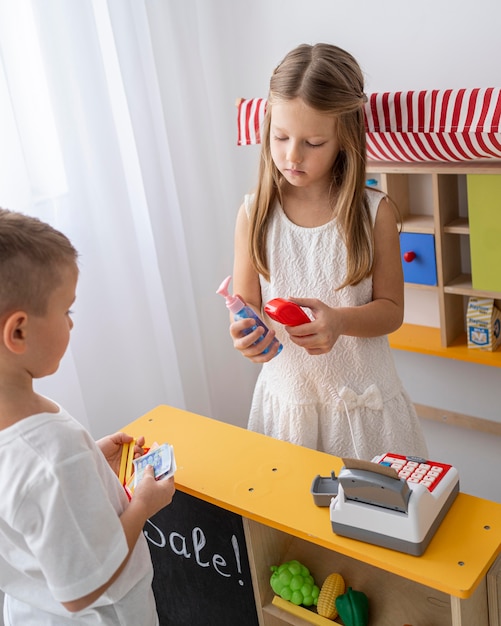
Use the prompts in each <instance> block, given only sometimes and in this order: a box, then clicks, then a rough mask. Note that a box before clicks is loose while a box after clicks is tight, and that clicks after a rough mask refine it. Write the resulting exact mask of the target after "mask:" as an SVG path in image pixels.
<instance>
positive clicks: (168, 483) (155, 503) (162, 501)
mask: <svg viewBox="0 0 501 626" xmlns="http://www.w3.org/2000/svg"><path fill="white" fill-rule="evenodd" d="M175 492H176V485H175V483H174V476H171V477H170V478H163V479H161V480H156V479H155V473H154V470H153V467H152V466H151V465H147V466H146V467H145V469H144V474H143V477H142V478H141V481H140V482H139V484H138V485H137V487H136V488H135V489H134V495H133V496H132V498H133V500H134V501H135V502H137V503H138V504H141V505H142V506H143V507H144V509H145V512H146V519H148V518H150V517H151V516H153V515H155V513H158V511H160V510H161V509H163V508H164V507H166V506H167V505H168V504H170V503H171V502H172V498H173V497H174V493H175Z"/></svg>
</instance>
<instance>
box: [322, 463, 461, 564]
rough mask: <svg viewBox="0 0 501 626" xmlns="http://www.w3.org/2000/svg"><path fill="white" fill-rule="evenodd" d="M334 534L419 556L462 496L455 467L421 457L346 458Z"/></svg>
mask: <svg viewBox="0 0 501 626" xmlns="http://www.w3.org/2000/svg"><path fill="white" fill-rule="evenodd" d="M343 461H344V464H345V465H344V467H343V469H342V470H341V472H340V473H339V476H338V488H337V496H335V497H333V498H332V500H331V503H330V518H331V524H332V530H333V531H334V532H335V533H337V534H338V535H343V536H345V537H351V538H354V539H360V540H362V541H366V542H367V543H372V544H375V545H379V546H384V547H386V548H392V549H393V550H398V551H399V552H406V553H408V554H413V555H416V556H419V555H420V554H422V553H423V552H424V551H425V549H426V547H427V546H428V544H429V542H430V541H431V538H432V537H433V535H434V534H435V532H436V530H437V528H438V526H439V525H440V523H441V521H442V520H443V518H444V517H445V514H446V513H447V511H448V510H449V508H450V507H451V505H452V503H453V502H454V499H455V498H456V495H457V493H458V492H459V476H458V472H457V470H456V468H455V467H452V466H451V465H447V464H445V463H437V462H435V461H428V460H426V459H422V458H417V457H405V456H402V455H399V454H389V453H388V454H383V455H381V456H379V457H376V458H375V459H373V461H372V462H370V461H360V460H356V459H343Z"/></svg>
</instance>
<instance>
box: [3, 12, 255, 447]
mask: <svg viewBox="0 0 501 626" xmlns="http://www.w3.org/2000/svg"><path fill="white" fill-rule="evenodd" d="M205 6H206V5H205V3H204V2H187V3H185V2H166V1H165V2H155V1H152V2H147V1H146V0H108V1H106V0H78V2H77V1H69V0H43V1H42V0H16V1H15V2H12V1H11V0H0V53H1V65H0V107H1V109H0V118H1V119H0V133H1V134H0V143H1V146H2V149H1V150H0V205H1V206H4V207H7V208H11V209H14V210H19V211H23V212H26V213H30V214H34V215H37V216H39V217H41V218H42V219H44V220H46V221H49V222H50V223H52V224H54V225H55V226H56V227H57V228H59V229H61V230H62V231H63V232H65V233H66V234H67V235H68V236H69V237H70V239H71V240H72V241H73V242H74V244H75V246H76V247H77V249H78V250H79V253H80V270H81V275H80V281H79V287H78V291H77V301H76V303H75V306H74V307H73V308H74V311H75V313H74V316H73V317H74V321H75V327H74V330H73V332H72V340H71V344H70V349H69V351H68V353H67V355H66V356H65V357H64V359H63V362H62V364H61V367H60V370H59V372H58V373H57V374H56V375H55V376H53V377H51V378H49V379H43V380H41V381H37V383H36V385H37V388H38V389H39V391H41V392H42V393H46V394H47V395H49V396H51V397H53V398H54V399H56V400H58V401H60V402H61V403H62V404H64V405H65V406H66V407H67V408H68V409H69V410H70V411H71V412H72V413H73V414H75V416H76V417H77V418H78V419H80V420H81V421H82V422H83V423H85V424H86V425H87V426H88V427H89V428H90V430H91V432H92V433H93V434H94V435H95V436H96V437H97V436H101V435H102V434H104V433H106V432H110V431H111V430H115V429H117V428H119V427H121V426H122V425H124V424H126V423H128V422H129V421H132V420H134V419H136V418H137V417H139V416H140V415H142V414H143V413H145V412H146V411H148V410H149V409H151V408H153V407H154V406H156V405H158V404H170V405H173V406H177V407H180V408H186V409H188V410H190V411H194V412H198V413H201V414H204V415H208V416H213V417H217V418H220V419H224V420H226V421H233V422H235V423H240V424H242V425H243V424H245V421H246V413H247V409H248V398H249V394H250V391H251V388H252V385H253V382H254V378H255V374H256V371H255V369H254V368H249V366H248V364H245V363H244V362H243V361H244V360H243V359H240V358H236V356H235V355H234V351H233V349H232V347H231V345H230V340H229V337H228V334H227V323H228V317H227V313H226V311H225V310H224V303H223V301H222V300H221V299H220V298H219V297H218V296H216V295H215V290H216V288H217V287H218V285H219V282H221V280H222V279H223V278H224V277H225V276H226V275H227V274H229V273H231V266H232V232H233V223H234V215H235V212H236V209H237V207H238V201H239V200H237V197H238V198H239V195H240V194H242V193H243V190H242V189H239V190H238V192H236V190H235V189H234V188H232V185H231V182H228V180H230V181H231V175H230V177H229V178H228V176H227V173H226V172H223V170H222V168H220V166H219V162H220V159H219V158H218V155H221V153H226V154H227V153H228V152H231V151H230V150H229V146H233V145H234V144H235V134H234V126H235V124H234V121H233V120H234V115H235V112H234V110H233V109H234V107H233V101H231V100H229V99H228V101H225V102H223V101H222V100H223V95H222V94H223V93H224V92H220V91H219V90H218V89H217V85H218V82H219V81H222V80H223V76H222V75H221V72H220V69H219V67H220V66H219V65H218V63H217V58H214V55H216V56H217V54H218V48H217V32H213V31H212V30H211V12H210V11H207V10H206V9H205ZM188 24H189V26H190V29H191V31H190V33H191V35H190V37H189V38H188V40H187V38H186V36H185V34H184V33H185V32H186V30H185V27H186V26H187V25H188ZM200 24H202V26H203V27H201V28H199V25H200ZM204 33H205V34H204ZM211 33H212V35H211ZM193 35H194V36H193ZM219 54H220V53H219ZM209 92H210V93H211V94H212V95H211V97H210V98H209V97H208V94H209ZM214 94H219V95H216V96H214ZM234 95H235V94H233V96H234ZM218 100H220V101H218ZM220 106H223V107H226V109H227V110H228V113H229V115H230V116H231V118H228V119H227V120H225V118H224V117H223V118H221V116H220V115H219V117H218V116H217V115H216V114H215V112H214V109H217V108H218V107H220ZM221 119H223V120H225V121H224V122H223V123H221V121H218V120H221ZM221 158H223V159H224V157H221ZM226 158H227V156H226ZM219 300H221V301H220V302H219ZM237 356H238V355H237Z"/></svg>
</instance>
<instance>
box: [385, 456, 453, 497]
mask: <svg viewBox="0 0 501 626" xmlns="http://www.w3.org/2000/svg"><path fill="white" fill-rule="evenodd" d="M379 463H380V464H381V465H386V466H388V467H392V468H393V469H395V470H396V472H397V473H398V476H399V478H403V479H404V480H406V481H407V482H409V483H420V484H422V485H424V486H425V487H426V488H427V489H428V490H429V491H433V490H434V489H435V487H436V486H437V485H438V483H439V482H440V481H441V480H442V478H443V477H444V476H445V474H446V473H447V471H448V470H449V469H450V468H451V467H452V466H451V465H447V464H446V463H438V462H436V461H428V460H427V459H423V458H420V457H413V456H402V455H400V454H390V453H387V454H385V455H384V456H383V458H382V459H381V460H380V461H379Z"/></svg>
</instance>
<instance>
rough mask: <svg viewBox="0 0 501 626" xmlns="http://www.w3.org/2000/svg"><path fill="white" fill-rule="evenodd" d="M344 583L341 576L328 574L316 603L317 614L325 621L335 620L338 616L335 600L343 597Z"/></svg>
mask: <svg viewBox="0 0 501 626" xmlns="http://www.w3.org/2000/svg"><path fill="white" fill-rule="evenodd" d="M344 591H345V583H344V579H343V577H342V576H341V574H336V573H334V574H329V576H327V578H326V579H325V580H324V584H323V585H322V588H321V589H320V593H319V595H318V602H317V613H318V614H319V615H321V616H322V617H326V618H327V619H335V618H336V617H337V615H338V610H337V609H336V598H337V597H338V596H341V595H343V593H344Z"/></svg>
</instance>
